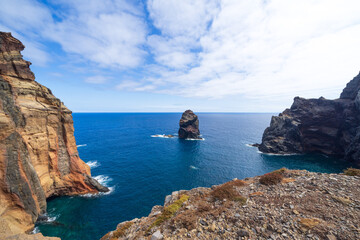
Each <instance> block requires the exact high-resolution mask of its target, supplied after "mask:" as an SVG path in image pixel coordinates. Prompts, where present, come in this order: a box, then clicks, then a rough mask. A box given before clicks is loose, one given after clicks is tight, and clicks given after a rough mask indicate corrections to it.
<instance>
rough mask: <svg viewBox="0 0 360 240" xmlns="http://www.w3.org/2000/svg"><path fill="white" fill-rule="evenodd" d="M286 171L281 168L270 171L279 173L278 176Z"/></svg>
mask: <svg viewBox="0 0 360 240" xmlns="http://www.w3.org/2000/svg"><path fill="white" fill-rule="evenodd" d="M287 171H288V169H287V168H285V167H282V168H280V169H278V170H275V171H272V173H279V174H281V175H283V174H284V173H286V172H287Z"/></svg>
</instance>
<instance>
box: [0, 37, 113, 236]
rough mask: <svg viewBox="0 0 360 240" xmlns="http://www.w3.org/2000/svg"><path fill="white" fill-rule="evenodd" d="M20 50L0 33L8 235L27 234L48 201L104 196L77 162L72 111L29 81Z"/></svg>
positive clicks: (1, 161)
mask: <svg viewBox="0 0 360 240" xmlns="http://www.w3.org/2000/svg"><path fill="white" fill-rule="evenodd" d="M23 49H24V45H23V44H22V43H21V42H20V41H19V40H17V39H15V38H14V37H12V36H11V34H10V33H4V32H0V220H1V221H2V222H6V223H7V225H8V228H9V231H7V232H11V233H12V234H17V233H23V232H26V231H29V230H31V229H32V228H33V226H34V222H35V221H36V220H37V218H38V216H39V215H41V214H43V213H45V211H46V199H47V198H49V197H53V196H60V195H75V194H85V193H97V192H98V191H108V189H107V188H105V187H103V186H101V185H100V184H99V183H98V182H97V181H96V180H94V179H93V178H91V176H90V168H89V166H88V165H86V164H85V163H84V162H83V161H82V160H81V159H80V158H79V155H78V152H77V148H76V142H75V138H74V127H73V120H72V116H71V111H70V110H69V109H67V108H66V107H65V106H64V104H63V103H62V102H61V101H60V100H59V99H57V98H56V97H55V96H54V95H53V94H52V93H51V91H50V89H48V88H46V87H44V86H42V85H41V84H39V83H37V82H36V81H35V80H34V79H35V77H34V74H33V73H32V72H31V70H30V68H29V66H30V64H31V63H30V62H28V61H25V60H23V58H22V55H21V54H20V51H22V50H23ZM4 231H5V230H4ZM5 232H6V231H5ZM0 234H5V233H4V232H1V231H0ZM1 239H3V238H1ZM14 239H16V238H14ZM20 239H22V238H20ZM23 239H25V237H24V238H23ZM39 239H40V238H39Z"/></svg>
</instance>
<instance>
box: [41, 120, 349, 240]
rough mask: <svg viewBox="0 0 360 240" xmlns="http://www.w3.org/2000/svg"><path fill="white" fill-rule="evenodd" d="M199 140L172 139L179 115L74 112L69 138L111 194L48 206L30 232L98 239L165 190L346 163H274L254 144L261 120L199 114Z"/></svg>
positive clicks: (302, 159) (313, 159)
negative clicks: (45, 217)
mask: <svg viewBox="0 0 360 240" xmlns="http://www.w3.org/2000/svg"><path fill="white" fill-rule="evenodd" d="M197 115H198V117H199V121H200V132H201V134H202V137H203V138H204V140H197V141H191V140H182V139H178V138H162V137H154V136H153V135H156V134H173V135H174V134H176V133H177V130H178V126H179V120H180V118H181V113H74V114H73V118H74V127H75V138H76V142H77V144H78V151H79V154H80V157H81V158H82V160H84V161H85V162H87V163H88V164H89V165H90V166H91V168H92V169H91V172H92V176H94V177H96V179H98V180H99V181H100V182H102V183H103V184H105V185H106V186H108V187H110V188H111V192H110V193H107V194H100V195H85V196H81V197H59V198H55V199H51V200H49V201H48V208H47V210H48V216H49V219H50V220H49V221H48V222H45V223H41V224H37V225H36V229H35V231H40V232H42V233H43V234H44V235H45V236H57V237H61V239H62V240H98V239H100V238H101V237H102V236H103V235H105V234H106V233H107V232H109V231H111V230H114V229H115V228H116V226H117V224H118V223H120V222H122V221H126V220H131V219H133V218H140V217H142V216H147V215H148V214H149V213H150V210H151V208H152V207H153V206H154V205H162V204H163V203H164V198H165V196H166V195H168V194H171V192H172V191H176V190H181V189H191V188H194V187H200V186H201V187H210V186H212V185H215V184H221V183H224V182H226V181H229V180H231V179H234V178H239V179H242V178H246V177H253V176H256V175H261V174H264V173H267V172H270V171H273V170H276V169H279V168H281V167H287V168H289V169H307V170H310V171H316V172H327V173H338V172H341V171H342V170H343V169H344V168H347V167H349V165H348V164H346V163H345V162H343V161H341V160H339V159H336V158H331V157H327V156H324V155H320V154H311V155H289V156H274V155H265V154H261V153H259V152H258V150H257V148H254V147H249V146H248V144H251V143H260V142H261V137H262V133H263V131H264V129H265V128H266V127H267V126H269V124H270V120H271V116H272V115H274V114H268V113H266V114H265V113H261V114H260V113H198V114H197Z"/></svg>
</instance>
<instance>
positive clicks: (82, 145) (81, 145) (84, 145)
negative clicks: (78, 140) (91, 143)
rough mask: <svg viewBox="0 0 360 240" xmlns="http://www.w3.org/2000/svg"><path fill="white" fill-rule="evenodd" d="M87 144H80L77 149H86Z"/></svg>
mask: <svg viewBox="0 0 360 240" xmlns="http://www.w3.org/2000/svg"><path fill="white" fill-rule="evenodd" d="M86 146H87V144H80V145H76V147H86Z"/></svg>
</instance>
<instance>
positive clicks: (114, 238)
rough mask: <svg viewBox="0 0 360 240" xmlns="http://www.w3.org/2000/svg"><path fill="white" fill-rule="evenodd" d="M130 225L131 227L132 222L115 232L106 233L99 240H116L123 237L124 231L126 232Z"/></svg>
mask: <svg viewBox="0 0 360 240" xmlns="http://www.w3.org/2000/svg"><path fill="white" fill-rule="evenodd" d="M131 225H133V223H132V222H127V223H125V224H124V225H122V226H121V227H119V228H117V229H116V230H115V231H113V232H109V233H107V234H106V235H105V236H104V237H102V238H101V239H100V240H108V239H110V240H117V239H118V238H119V237H124V236H125V232H126V230H128V229H129V228H130V227H131Z"/></svg>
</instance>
